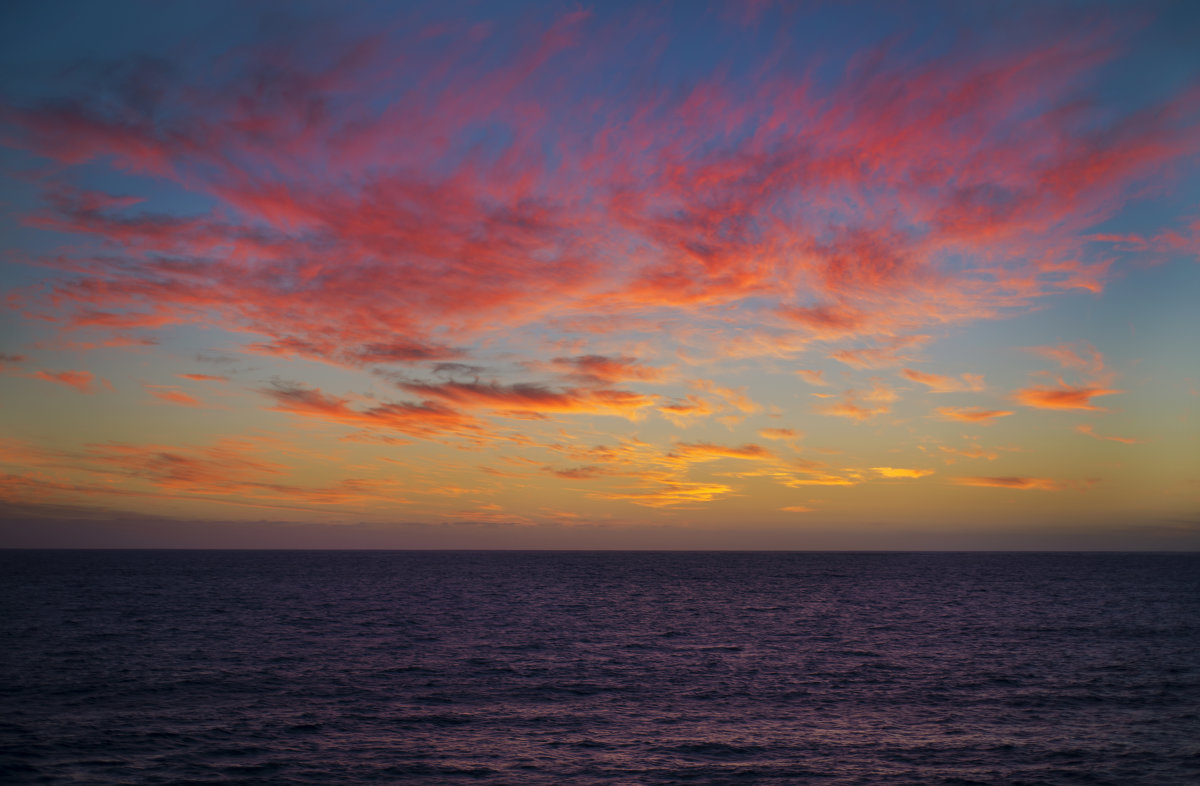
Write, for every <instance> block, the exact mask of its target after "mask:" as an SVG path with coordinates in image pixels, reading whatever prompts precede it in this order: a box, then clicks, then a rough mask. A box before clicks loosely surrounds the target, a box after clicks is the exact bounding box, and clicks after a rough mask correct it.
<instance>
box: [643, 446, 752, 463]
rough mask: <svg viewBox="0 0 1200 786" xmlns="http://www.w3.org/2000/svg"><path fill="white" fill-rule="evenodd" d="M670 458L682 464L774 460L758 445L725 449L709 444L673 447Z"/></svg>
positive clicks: (724, 447)
mask: <svg viewBox="0 0 1200 786" xmlns="http://www.w3.org/2000/svg"><path fill="white" fill-rule="evenodd" d="M667 455H668V456H669V457H670V458H673V459H678V460H680V461H684V462H688V463H691V462H696V461H714V460H716V459H723V458H735V459H751V460H755V461H761V460H764V459H770V458H774V454H772V453H771V451H769V450H767V449H766V448H764V447H761V446H759V445H742V446H741V447H736V448H735V447H726V446H724V445H714V444H712V443H709V442H697V443H687V442H680V443H679V444H677V445H675V446H674V447H673V448H672V449H671V452H670V453H669V454H667Z"/></svg>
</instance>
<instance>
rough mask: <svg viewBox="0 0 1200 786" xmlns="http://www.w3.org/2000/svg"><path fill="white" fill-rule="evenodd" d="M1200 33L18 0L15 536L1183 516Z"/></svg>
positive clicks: (1091, 529)
mask: <svg viewBox="0 0 1200 786" xmlns="http://www.w3.org/2000/svg"><path fill="white" fill-rule="evenodd" d="M1198 40H1200V4H1196V3H1193V2H1178V3H1153V2H1139V3H1101V2H1063V3H1047V2H978V3H972V2H947V3H918V2H886V3H879V4H870V3H859V4H842V3H822V2H811V3H773V2H761V1H760V2H750V1H749V0H747V2H739V3H728V4H720V3H714V4H711V5H704V4H701V3H693V2H677V3H643V2H636V3H617V2H602V3H594V4H590V5H589V4H580V3H575V2H569V3H557V2H539V3H515V2H504V3H499V2H496V3H492V2H486V3H485V2H479V3H476V2H437V3H412V4H401V3H390V2H380V3H375V4H364V3H314V4H301V3H287V4H284V3H262V4H257V5H256V4H252V3H250V4H248V3H215V2H212V3H155V2H111V3H109V2H105V3H96V2H78V3H66V2H56V3H42V2H29V1H26V2H10V3H6V4H5V5H4V8H3V10H2V11H0V162H2V163H0V206H2V207H0V249H2V253H3V259H4V264H3V270H2V273H0V276H2V278H0V288H2V289H3V292H4V298H5V300H4V302H5V308H4V310H3V312H2V316H0V465H2V466H0V473H3V480H2V481H0V518H2V519H3V521H2V523H0V546H23V545H41V546H111V545H117V546H124V545H132V546H212V547H228V546H255V547H257V546H268V547H284V548H286V547H392V548H427V547H436V548H494V547H500V548H564V547H565V548H643V547H651V548H677V549H690V548H753V549H774V548H786V549H810V548H811V549H827V548H836V549H842V548H845V549H877V548H878V549H905V548H912V549H936V548H1013V549H1024V548H1068V549H1075V548H1083V549H1087V548H1145V549H1196V548H1200V421H1198V415H1200V406H1198V405H1200V349H1198V347H1197V343H1198V339H1200V307H1198V306H1197V302H1198V300H1200V48H1197V46H1196V42H1197V41H1198Z"/></svg>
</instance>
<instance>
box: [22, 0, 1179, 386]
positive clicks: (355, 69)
mask: <svg viewBox="0 0 1200 786" xmlns="http://www.w3.org/2000/svg"><path fill="white" fill-rule="evenodd" d="M591 24H593V20H592V19H590V17H589V15H588V14H585V13H573V14H566V15H563V16H561V17H560V18H559V19H558V20H557V21H556V22H554V23H553V24H550V25H549V26H547V27H546V28H545V29H543V30H542V31H540V32H538V33H535V34H529V33H524V34H521V35H522V44H523V45H522V46H517V47H507V46H506V47H499V45H498V44H497V41H499V40H500V37H499V36H484V37H483V38H474V39H472V38H471V37H470V36H471V35H475V33H470V34H468V33H469V30H470V29H471V28H470V27H469V26H463V27H462V28H461V29H456V28H455V27H454V26H453V25H451V26H449V27H447V28H445V29H444V30H443V31H442V32H440V33H438V34H434V35H432V36H431V37H422V35H418V36H417V37H415V38H414V39H413V40H412V41H407V42H397V41H389V42H388V43H387V44H384V43H383V40H384V39H383V38H381V37H380V36H378V35H376V36H374V37H371V38H366V39H364V40H361V41H348V40H347V39H346V37H345V36H337V35H331V36H329V37H328V39H327V46H329V47H340V48H341V49H342V50H343V51H342V52H340V53H337V54H340V55H341V56H340V57H331V58H329V60H330V61H331V62H335V63H336V64H337V65H336V67H333V68H332V69H330V68H328V67H321V68H318V67H317V66H316V65H315V64H314V62H313V59H312V58H311V57H309V56H308V55H309V54H310V53H308V52H306V51H304V50H303V49H302V48H301V47H299V46H298V45H296V44H294V43H292V42H288V41H286V40H285V41H279V42H274V43H275V45H273V46H270V47H266V46H264V47H262V48H261V49H256V48H254V47H248V48H242V49H239V50H237V51H235V52H233V53H231V55H230V57H229V59H228V62H227V63H225V64H223V66H222V68H221V69H215V70H210V72H209V73H208V74H206V75H202V74H200V73H198V72H197V73H193V72H192V71H189V70H188V69H187V68H179V69H177V70H175V71H166V70H163V69H161V68H159V69H158V70H157V72H156V73H149V72H147V71H145V69H147V68H150V66H139V65H137V64H132V63H127V64H122V66H121V67H118V68H113V69H111V71H110V72H109V73H110V74H111V80H112V82H111V83H110V84H101V85H100V86H99V87H98V88H97V86H96V85H94V84H93V85H90V86H89V90H88V91H81V92H79V93H75V94H70V93H68V94H65V95H60V96H56V97H55V98H54V100H52V101H46V102H43V103H31V104H29V105H25V106H19V107H17V106H14V107H10V108H9V109H8V110H7V112H6V116H5V123H6V125H7V127H8V133H9V137H10V139H11V140H12V141H13V142H14V143H15V144H17V145H20V146H22V147H24V148H26V149H27V150H30V151H33V152H35V153H37V154H40V155H43V156H46V157H48V158H51V159H54V160H56V161H58V162H60V163H62V164H65V165H75V164H83V163H89V162H95V161H100V160H112V161H114V162H115V163H116V165H117V166H119V167H124V168H127V169H130V170H133V171H138V172H143V173H147V174H150V175H152V176H154V177H157V178H160V179H163V180H170V181H174V182H176V183H179V184H180V185H183V186H184V187H186V188H188V189H190V190H195V191H200V192H202V193H204V194H205V195H206V196H207V197H208V198H210V199H213V200H216V201H217V202H218V204H219V205H220V210H219V211H214V212H212V213H210V214H197V215H190V216H183V215H174V214H166V213H155V212H153V211H152V210H151V209H147V207H146V204H145V203H144V202H141V201H139V200H140V197H138V196H127V195H110V194H102V193H98V192H94V191H81V190H78V189H76V190H72V189H70V188H68V187H66V186H63V185H61V184H58V185H56V186H55V187H54V188H52V189H51V190H49V191H48V192H47V196H46V204H45V207H44V209H43V210H41V211H39V212H38V213H37V214H35V215H33V216H31V217H30V219H29V220H30V221H31V222H32V223H34V224H36V225H38V226H42V227H45V228H49V229H54V230H55V231H60V232H71V233H75V234H77V235H83V236H86V237H89V238H91V239H93V240H95V241H96V242H97V243H99V244H100V246H101V247H102V248H104V249H106V250H109V251H115V252H117V254H118V255H119V258H118V259H113V258H112V257H111V256H109V257H107V258H104V259H99V258H96V257H91V258H88V257H80V258H77V259H75V260H72V262H71V264H70V271H71V272H70V274H69V275H64V276H62V277H61V278H60V279H59V280H58V281H57V282H56V283H55V284H54V286H53V295H52V297H51V298H50V299H46V300H39V299H38V298H37V297H36V296H33V295H32V294H31V295H29V296H27V297H26V298H25V299H26V301H27V304H28V306H29V307H30V308H37V309H40V310H42V311H43V312H44V313H47V314H49V315H52V316H55V318H58V319H61V320H62V324H63V325H64V326H68V327H70V326H73V327H75V328H77V329H79V328H85V327H86V328H90V329H96V330H99V329H111V330H116V329H129V328H133V327H137V328H145V329H151V330H154V329H158V328H161V327H163V326H165V325H169V324H177V323H198V324H219V325H223V326H224V325H235V326H237V327H238V328H240V329H242V330H245V331H247V332H249V333H251V334H256V335H258V336H260V337H261V340H260V341H258V342H257V343H255V344H254V345H253V347H254V348H255V349H256V350H257V351H259V352H263V353H270V354H277V355H281V356H285V357H292V356H294V357H304V358H310V359H316V360H322V361H326V362H331V363H336V364H349V365H373V364H389V363H400V364H408V363H414V362H421V361H429V360H439V359H441V360H447V359H453V358H455V357H461V356H462V353H463V350H462V348H461V347H462V346H464V345H469V344H470V343H471V342H472V341H474V340H477V339H478V338H479V337H480V336H482V335H483V334H484V333H485V332H486V331H489V330H492V329H493V328H494V326H496V325H497V324H503V325H506V326H509V327H510V328H521V327H523V326H530V325H536V324H541V323H543V322H544V321H546V320H550V319H558V318H572V317H575V316H579V315H582V314H589V315H594V316H595V317H596V318H597V319H600V320H604V321H605V322H606V323H607V325H608V327H607V329H614V328H616V329H619V328H620V326H621V322H622V320H625V319H627V318H630V317H635V316H636V317H641V316H644V315H648V314H658V313H662V312H663V311H664V310H673V311H677V312H681V313H687V314H690V315H692V314H714V313H717V312H715V311H714V309H725V308H727V307H729V306H731V305H734V304H737V303H738V302H741V301H743V300H745V299H747V298H751V297H754V298H766V299H768V300H773V301H774V306H775V308H774V311H773V312H772V313H774V314H775V315H776V316H777V318H778V320H779V321H778V326H779V327H780V328H783V327H786V326H790V327H791V328H792V329H794V330H796V331H798V332H799V334H800V335H801V337H802V338H803V340H806V341H842V340H845V341H850V340H855V339H865V340H868V341H870V342H875V343H874V344H868V345H867V346H851V347H837V348H834V349H833V350H832V351H831V352H830V355H831V356H832V357H834V358H836V359H838V360H840V361H842V362H844V363H847V364H850V365H851V366H852V367H855V368H879V367H883V366H886V365H892V364H897V363H902V362H904V361H905V359H906V358H907V350H908V349H911V346H912V344H913V342H914V341H919V340H920V339H919V337H920V336H921V333H920V330H921V328H922V327H925V326H929V325H938V324H947V323H950V322H955V321H962V320H969V319H978V318H991V317H995V316H1000V315H1003V314H1007V313H1013V312H1014V311H1015V310H1019V309H1022V308H1025V307H1028V306H1029V305H1030V304H1032V303H1033V302H1035V301H1036V300H1038V299H1039V298H1043V297H1046V296H1048V295H1052V294H1054V293H1057V292H1062V291H1065V290H1069V289H1071V288H1078V287H1083V288H1088V289H1094V288H1097V287H1100V286H1103V283H1104V281H1105V279H1106V277H1107V273H1106V269H1107V265H1106V263H1105V262H1104V260H1095V261H1087V260H1086V259H1084V258H1083V257H1082V256H1081V252H1082V251H1084V250H1085V245H1086V243H1087V242H1090V238H1091V235H1088V234H1087V233H1086V231H1085V230H1086V229H1087V228H1088V227H1090V226H1092V225H1094V224H1095V223H1096V222H1098V221H1099V220H1101V219H1102V218H1104V217H1105V216H1107V215H1109V214H1111V213H1112V212H1113V211H1114V210H1115V209H1116V206H1117V205H1119V204H1120V197H1121V195H1122V194H1124V193H1125V192H1126V191H1127V190H1128V189H1129V188H1131V187H1132V185H1133V184H1135V183H1137V182H1139V181H1140V180H1142V179H1144V178H1146V177H1148V176H1150V175H1151V174H1153V173H1154V172H1156V171H1158V170H1159V169H1160V168H1161V167H1164V166H1166V165H1167V164H1168V163H1169V162H1171V161H1174V160H1177V159H1179V158H1180V157H1182V156H1185V155H1189V154H1191V153H1193V152H1195V150H1196V147H1197V143H1196V141H1195V139H1196V135H1195V134H1194V133H1192V132H1193V131H1194V129H1195V125H1196V113H1197V106H1196V101H1195V100H1194V98H1193V97H1191V96H1189V95H1179V96H1171V97H1167V98H1166V99H1164V100H1162V101H1161V102H1159V103H1158V104H1157V105H1154V106H1151V107H1148V108H1147V109H1145V110H1144V111H1142V112H1140V113H1132V114H1129V115H1127V116H1123V117H1116V118H1112V119H1110V120H1108V121H1107V122H1108V125H1107V127H1103V128H1097V123H1100V122H1101V121H1100V120H1099V119H1098V118H1091V119H1090V120H1089V121H1088V122H1083V120H1082V119H1081V118H1080V117H1079V116H1078V113H1072V111H1070V109H1071V107H1074V106H1077V105H1078V102H1079V100H1080V99H1079V96H1080V94H1081V91H1083V93H1084V94H1086V91H1087V90H1088V86H1089V84H1090V81H1089V80H1091V79H1092V77H1093V76H1094V75H1095V74H1096V73H1098V72H1099V70H1100V69H1101V68H1102V67H1104V65H1105V64H1106V63H1107V62H1108V61H1110V60H1111V59H1112V58H1113V57H1114V54H1113V49H1112V47H1110V46H1108V45H1106V44H1104V43H1101V42H1100V41H1099V38H1098V35H1097V34H1096V33H1095V32H1094V31H1087V32H1084V33H1080V34H1078V35H1074V36H1072V35H1067V36H1054V37H1049V38H1048V39H1047V40H1038V39H1037V38H1036V37H1030V39H1029V40H1027V41H1025V42H1023V43H1020V44H1016V45H1014V46H1013V47H1011V48H1010V50H1009V51H1005V52H995V51H987V53H986V54H985V53H983V50H980V51H978V52H973V51H972V50H971V48H970V47H965V46H964V47H957V48H955V49H953V50H952V51H950V52H949V53H947V54H945V55H943V56H941V57H939V58H932V59H928V60H925V61H920V60H911V59H910V60H906V59H905V58H903V57H898V59H897V60H896V62H894V63H892V67H890V68H881V69H876V70H869V69H864V68H862V67H861V66H855V65H852V66H848V67H847V68H846V69H845V70H844V72H843V73H841V74H839V75H836V76H834V77H833V81H832V82H831V83H830V84H828V85H826V86H824V87H823V88H822V89H821V90H819V91H818V90H816V89H814V88H813V86H812V83H811V81H810V80H809V78H808V77H807V76H805V75H804V74H799V75H797V74H794V73H792V72H789V71H787V70H784V69H781V70H779V71H771V70H769V69H768V70H764V71H763V72H762V74H761V75H760V76H759V77H757V78H756V80H755V84H753V85H752V86H751V87H752V88H753V89H748V86H747V85H745V84H743V83H733V82H731V81H730V80H728V78H727V77H725V76H723V75H721V74H720V73H717V72H711V73H707V74H700V75H697V77H696V78H695V80H694V82H693V83H692V84H691V85H689V86H687V87H685V88H684V89H682V90H680V91H654V90H646V89H633V88H632V87H630V89H626V87H629V86H623V85H621V84H613V85H609V86H608V87H609V88H610V89H607V90H600V89H597V88H594V87H590V88H586V89H581V87H580V86H581V85H585V84H589V83H587V82H586V80H581V81H579V82H572V80H571V79H569V78H568V77H569V75H571V74H580V75H582V74H586V73H589V72H593V71H594V70H595V68H596V67H597V64H598V63H603V62H605V60H606V58H610V57H612V56H613V54H612V53H610V52H606V51H604V50H603V49H602V48H599V46H600V42H602V41H603V40H604V39H603V37H596V36H591V35H588V34H587V33H585V31H586V30H588V26H589V25H591ZM476 32H477V31H476ZM629 33H630V34H631V35H634V36H641V37H644V38H646V39H647V40H651V39H653V38H654V37H655V36H657V35H660V34H661V33H662V31H656V30H654V29H653V28H652V27H646V28H645V29H637V28H632V29H630V30H629ZM434 42H437V43H438V47H440V51H439V49H438V48H435V47H434ZM468 42H469V45H468ZM399 43H406V44H408V46H401V45H398V44H399ZM400 51H406V53H407V54H408V55H409V56H410V57H420V58H422V59H423V64H424V68H423V69H422V70H423V72H424V73H426V74H439V75H440V76H439V77H438V78H437V79H434V78H432V77H430V78H425V79H421V78H417V79H415V80H414V81H413V83H412V84H411V85H410V86H409V89H408V90H407V91H404V92H397V91H394V90H389V88H388V87H387V82H386V80H381V78H380V76H381V74H387V73H393V72H395V70H396V69H397V68H400V67H401V64H400V62H399V61H397V60H396V59H395V55H394V53H395V52H400ZM502 52H503V54H502ZM514 52H515V53H516V54H514ZM464 53H466V56H464ZM329 54H333V53H329ZM877 55H878V56H880V57H889V56H892V57H897V56H895V55H894V54H893V53H889V52H887V51H884V50H881V51H880V52H879V53H877ZM864 62H865V61H864ZM248 74H249V75H253V77H254V78H247V75H248ZM139 79H142V80H143V81H144V80H147V79H151V80H152V83H153V84H155V85H157V90H158V93H157V99H156V101H155V102H154V105H153V109H151V108H150V107H148V106H147V105H144V104H138V103H136V102H133V101H132V100H131V98H130V95H131V94H132V91H124V90H123V83H124V82H132V81H136V80H139ZM984 80H986V82H987V83H988V84H989V85H991V88H990V89H989V90H987V91H981V90H978V89H976V86H977V85H978V84H980V83H982V82H983V81H984ZM567 84H574V85H576V86H575V87H573V88H571V89H570V90H568V89H567V88H566V85H567ZM261 85H274V86H276V87H278V88H279V89H275V90H271V89H260V87H258V86H261ZM285 88H286V89H285ZM701 105H703V106H705V107H707V109H706V110H704V111H703V112H702V111H700V110H699V107H700V106H701ZM313 106H327V107H334V106H336V108H337V112H326V113H324V114H319V115H314V114H313V113H312V107H313ZM380 107H383V108H382V109H380ZM585 107H590V108H592V109H589V110H588V111H574V110H575V109H583V108H585ZM551 108H553V109H554V111H553V112H552V111H550V110H551ZM593 110H595V111H593ZM572 116H573V117H574V118H577V119H576V120H572V121H568V120H567V118H571V117H572ZM414 117H421V122H420V123H419V124H418V123H415V122H414V121H413V119H412V118H414ZM118 118H119V119H118ZM1018 120H1019V121H1020V122H1021V126H1020V128H1021V137H1020V142H1019V143H1015V142H1013V141H1011V134H1009V133H1006V132H1005V130H1006V129H1010V128H1012V127H1013V124H1014V123H1015V122H1017V121H1018ZM485 127H489V128H497V129H503V131H504V133H503V134H501V135H498V136H497V137H495V138H492V139H488V140H486V141H485V143H484V144H483V147H482V148H478V152H477V153H466V152H464V151H465V150H468V149H469V148H468V147H466V145H467V143H468V140H471V139H473V137H472V134H475V133H476V132H477V129H479V128H485ZM401 140H402V142H401ZM866 171H869V172H870V176H869V178H868V177H865V176H864V174H863V173H864V172H866ZM936 172H947V173H948V172H953V173H954V176H953V177H952V178H951V177H938V176H935V175H934V174H933V173H936ZM635 184H636V188H634V187H633V186H634V185H635ZM847 201H849V202H850V203H851V204H852V205H853V210H852V211H851V212H850V213H849V214H847V212H846V210H845V205H846V204H847ZM894 205H902V206H903V207H902V208H901V209H894V208H893V207H889V206H894ZM963 252H970V254H971V256H973V257H976V258H978V259H979V260H980V264H979V266H978V267H977V268H975V269H969V268H968V269H965V270H964V269H962V268H961V264H960V260H961V259H962V258H963ZM164 255H169V257H170V261H169V262H168V261H166V257H165V256H164ZM951 258H953V259H954V262H953V264H952V265H951V263H950V261H949V260H950V259H951ZM249 270H252V271H253V273H252V274H251V275H246V274H245V273H246V272H247V271H249ZM800 291H803V292H807V293H811V295H809V296H807V297H803V298H799V297H792V296H791V295H790V294H788V293H793V292H800ZM777 293H778V294H777ZM580 324H582V323H580ZM447 326H453V329H452V330H446V328H447ZM747 327H749V328H750V329H752V330H753V329H757V328H755V327H754V326H752V325H747ZM397 337H399V338H397ZM581 357H589V355H586V354H585V355H582V356H581ZM600 368H601V366H600V365H598V364H593V368H592V371H591V372H590V373H593V375H594V374H595V373H596V371H597V369H600ZM610 370H611V369H610ZM600 373H601V374H603V373H606V372H604V371H601V372H600ZM608 379H610V380H611V381H616V378H615V377H611V376H610V377H608ZM624 379H629V377H624Z"/></svg>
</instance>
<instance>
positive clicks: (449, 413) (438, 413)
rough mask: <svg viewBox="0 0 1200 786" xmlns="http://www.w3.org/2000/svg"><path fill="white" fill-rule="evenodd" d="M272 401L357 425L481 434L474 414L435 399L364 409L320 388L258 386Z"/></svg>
mask: <svg viewBox="0 0 1200 786" xmlns="http://www.w3.org/2000/svg"><path fill="white" fill-rule="evenodd" d="M259 392H261V393H262V394H264V395H265V396H267V397H268V398H270V399H271V400H272V401H273V406H272V407H271V409H273V410H276V411H279V412H286V413H289V414H293V415H301V416H304V417H310V418H317V419H320V420H325V421H328V422H331V423H338V424H342V425H347V426H356V427H358V428H367V429H380V430H384V431H398V432H401V433H404V434H408V435H410V436H415V437H424V438H433V437H438V436H444V435H445V436H461V437H468V438H474V439H480V438H482V437H483V435H484V433H485V430H484V428H483V426H482V424H481V423H480V422H479V421H478V420H476V419H475V418H473V417H471V416H469V415H466V414H464V413H462V412H460V411H457V410H455V409H452V408H450V407H448V406H446V405H444V404H442V403H439V402H436V401H424V402H421V403H419V404H414V403H411V402H399V403H384V404H376V405H374V406H369V407H367V408H365V409H356V408H354V407H351V406H350V404H349V399H348V398H339V397H337V396H330V395H327V394H325V393H323V392H321V391H320V390H317V389H313V388H305V387H301V386H299V385H295V384H292V383H285V382H279V383H276V384H274V385H273V386H272V387H270V388H264V389H262V390H260V391H259Z"/></svg>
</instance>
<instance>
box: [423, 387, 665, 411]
mask: <svg viewBox="0 0 1200 786" xmlns="http://www.w3.org/2000/svg"><path fill="white" fill-rule="evenodd" d="M400 387H401V388H402V389H404V390H407V391H408V392H410V393H415V394H417V395H419V396H421V397H422V398H424V399H426V400H440V401H444V402H447V403H450V404H457V405H459V406H462V407H467V408H471V407H482V408H486V409H491V410H496V411H499V412H504V413H509V412H518V413H519V412H533V413H543V412H559V413H579V414H594V415H621V416H623V417H631V418H636V417H637V416H638V415H639V413H640V411H641V410H642V409H643V408H646V407H649V406H651V405H652V404H654V403H655V402H656V401H657V398H656V397H654V396H645V395H642V394H639V393H633V392H631V391H628V390H609V389H599V390H593V389H587V388H568V389H566V390H562V391H556V390H552V389H550V388H547V387H544V386H542V385H533V384H525V383H517V384H514V385H502V384H500V383H497V382H491V383H483V382H456V381H449V382H442V383H440V384H429V383H424V382H402V383H400Z"/></svg>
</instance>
